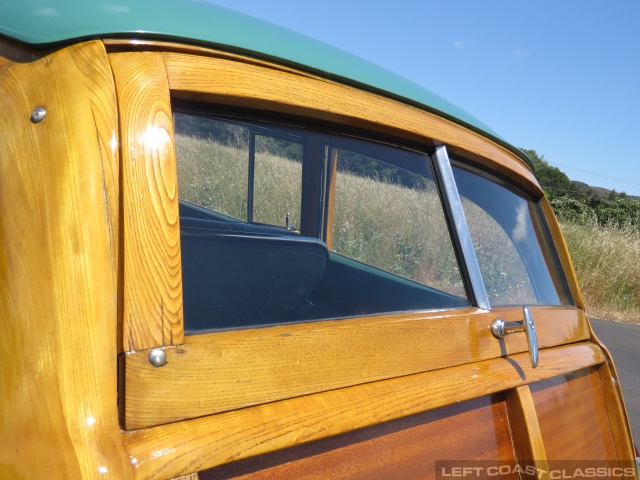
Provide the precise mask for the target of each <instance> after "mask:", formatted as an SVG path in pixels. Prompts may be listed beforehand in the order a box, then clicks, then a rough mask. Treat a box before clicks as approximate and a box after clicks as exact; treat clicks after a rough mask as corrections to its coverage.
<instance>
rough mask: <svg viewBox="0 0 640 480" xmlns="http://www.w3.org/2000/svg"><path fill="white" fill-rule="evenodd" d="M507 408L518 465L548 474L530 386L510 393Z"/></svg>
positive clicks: (545, 453) (545, 455)
mask: <svg viewBox="0 0 640 480" xmlns="http://www.w3.org/2000/svg"><path fill="white" fill-rule="evenodd" d="M506 406H507V411H508V412H509V420H510V426H511V435H512V437H513V446H514V449H515V453H516V454H515V457H516V459H517V461H518V464H519V465H520V466H522V467H524V468H527V467H534V468H535V469H536V472H548V471H549V464H548V462H547V452H546V449H545V446H544V441H543V440H542V433H541V432H540V423H539V422H538V415H537V412H536V408H535V405H534V402H533V397H532V395H531V390H530V387H529V385H522V386H520V387H517V388H514V389H513V390H511V391H509V392H508V393H507V401H506ZM544 478H548V477H547V476H545V477H544Z"/></svg>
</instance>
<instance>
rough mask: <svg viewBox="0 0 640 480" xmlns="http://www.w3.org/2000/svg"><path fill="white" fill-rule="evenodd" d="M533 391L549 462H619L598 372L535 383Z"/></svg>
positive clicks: (585, 371) (559, 377) (562, 375)
mask: <svg viewBox="0 0 640 480" xmlns="http://www.w3.org/2000/svg"><path fill="white" fill-rule="evenodd" d="M531 391H532V395H533V401H534V403H535V406H536V412H537V414H538V421H539V422H540V430H541V432H542V438H543V440H544V445H545V450H546V452H547V458H548V460H549V461H552V460H612V461H616V454H615V449H614V447H613V440H612V437H611V426H610V424H609V420H608V417H607V408H606V405H605V402H604V396H603V394H602V388H601V385H600V379H599V377H598V373H597V372H596V371H595V369H593V368H590V369H583V370H580V371H577V372H572V373H567V374H561V375H558V376H556V377H554V378H551V379H548V380H545V381H543V382H539V383H534V384H532V385H531ZM559 412H562V413H561V414H559Z"/></svg>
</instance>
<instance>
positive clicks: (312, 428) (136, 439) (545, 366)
mask: <svg viewBox="0 0 640 480" xmlns="http://www.w3.org/2000/svg"><path fill="white" fill-rule="evenodd" d="M603 361H604V356H603V355H602V351H601V350H600V349H599V348H598V347H595V346H594V345H593V344H590V343H586V342H583V343H581V344H576V345H570V346H565V347H557V348H549V349H545V350H542V351H541V352H540V365H539V366H538V368H536V369H533V368H531V364H530V361H529V355H528V354H527V353H521V354H516V355H513V356H510V357H509V358H508V359H502V358H501V359H495V360H489V361H485V362H479V363H472V364H468V365H461V366H458V367H452V368H448V369H442V370H436V371H433V372H426V373H421V374H416V375H409V376H405V377H399V378H393V379H390V380H384V381H379V382H372V383H367V384H365V385H359V386H354V387H348V388H343V389H338V390H331V391H328V392H324V393H319V394H316V395H307V396H302V397H297V398H293V399H288V400H282V401H279V402H273V403H268V404H264V405H259V406H255V407H252V408H244V409H239V410H234V411H230V412H225V413H221V414H218V415H211V416H207V417H203V418H198V419H194V420H188V421H182V422H176V423H171V424H167V425H162V426H158V427H152V428H145V429H141V430H137V431H133V432H130V433H127V434H125V442H126V445H127V449H128V451H129V453H130V455H131V456H132V457H134V458H136V461H137V466H138V469H137V472H138V474H139V475H141V476H142V477H143V478H162V475H180V474H183V473H186V472H190V471H193V470H202V469H206V468H211V467H214V466H217V465H221V464H224V463H228V462H232V461H235V460H241V459H243V458H249V457H252V456H256V455H261V454H264V453H268V452H272V451H276V450H280V449H284V448H289V447H293V446H295V445H298V444H300V443H305V442H310V441H313V440H320V439H324V438H328V437H331V436H333V435H338V434H342V433H346V432H350V431H352V430H355V429H358V428H364V427H369V426H373V425H377V424H379V423H381V422H386V421H391V420H395V419H398V418H402V417H405V416H408V415H412V414H417V413H421V412H424V411H428V410H432V409H435V408H439V407H442V406H446V405H451V404H454V403H457V402H461V401H466V400H471V399H473V398H477V397H481V396H484V395H487V394H492V393H499V392H501V391H505V390H508V389H511V388H515V387H519V386H521V385H524V384H529V383H534V382H537V381H540V380H543V379H546V378H551V377H553V376H556V375H558V374H562V373H564V372H572V371H575V370H578V369H580V368H585V367H588V366H592V365H598V364H600V363H602V362H603Z"/></svg>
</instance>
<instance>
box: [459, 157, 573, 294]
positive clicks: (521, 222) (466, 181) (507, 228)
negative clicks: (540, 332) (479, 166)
mask: <svg viewBox="0 0 640 480" xmlns="http://www.w3.org/2000/svg"><path fill="white" fill-rule="evenodd" d="M453 174H454V177H455V180H456V184H457V188H458V192H459V194H460V197H461V200H462V206H463V209H464V213H465V216H466V219H467V223H468V225H469V230H470V232H471V237H472V240H473V246H474V249H475V252H476V256H477V259H478V263H479V265H480V271H481V272H482V278H483V280H484V284H485V288H486V290H487V295H488V296H489V301H490V303H491V305H492V306H506V305H566V304H568V303H569V300H568V295H567V294H566V293H565V291H566V289H565V286H564V284H563V283H562V281H561V280H560V279H561V276H560V274H559V271H558V269H557V268H556V266H555V262H554V256H553V254H552V252H551V250H550V249H549V248H548V246H547V241H546V239H545V235H544V231H543V227H542V224H541V222H540V218H539V212H538V211H537V210H538V208H537V205H536V204H535V203H534V202H532V201H530V200H528V199H527V198H525V197H524V196H523V195H522V194H519V193H516V192H515V191H513V190H511V189H509V188H507V187H506V186H503V185H500V184H499V183H498V182H496V181H493V180H490V179H488V178H485V177H484V176H481V175H479V174H476V173H473V172H471V171H470V170H467V169H464V168H459V167H453Z"/></svg>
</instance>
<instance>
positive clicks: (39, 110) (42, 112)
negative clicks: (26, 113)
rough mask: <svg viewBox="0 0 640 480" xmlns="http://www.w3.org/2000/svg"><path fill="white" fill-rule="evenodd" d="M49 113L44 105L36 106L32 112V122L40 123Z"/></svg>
mask: <svg viewBox="0 0 640 480" xmlns="http://www.w3.org/2000/svg"><path fill="white" fill-rule="evenodd" d="M46 115H47V110H46V108H44V107H36V108H34V109H33V112H31V122H32V123H40V122H41V121H42V120H44V117H45V116H46Z"/></svg>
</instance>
